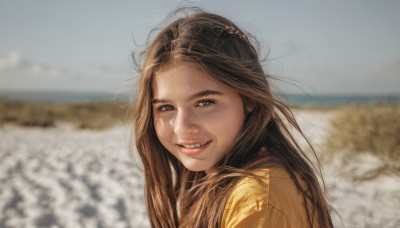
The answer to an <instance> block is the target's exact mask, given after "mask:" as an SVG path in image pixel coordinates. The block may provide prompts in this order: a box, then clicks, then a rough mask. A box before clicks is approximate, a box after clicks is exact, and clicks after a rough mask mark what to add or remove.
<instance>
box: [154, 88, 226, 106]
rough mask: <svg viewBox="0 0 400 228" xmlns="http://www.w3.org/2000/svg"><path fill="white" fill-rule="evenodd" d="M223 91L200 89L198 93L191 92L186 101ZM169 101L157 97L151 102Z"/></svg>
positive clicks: (219, 93)
mask: <svg viewBox="0 0 400 228" xmlns="http://www.w3.org/2000/svg"><path fill="white" fill-rule="evenodd" d="M223 94H224V93H223V92H220V91H215V90H204V91H200V92H198V93H195V94H192V95H190V96H189V97H188V98H187V100H188V101H192V100H194V99H198V98H201V97H205V96H210V95H223ZM168 102H170V101H169V100H166V99H158V98H154V99H153V101H152V103H153V104H158V103H168Z"/></svg>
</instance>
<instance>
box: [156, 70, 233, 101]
mask: <svg viewBox="0 0 400 228" xmlns="http://www.w3.org/2000/svg"><path fill="white" fill-rule="evenodd" d="M152 86H153V97H154V98H160V97H161V98H164V97H165V98H168V97H169V96H188V95H190V94H193V93H196V92H199V91H202V90H218V91H222V92H229V91H233V89H231V88H230V87H229V86H227V85H225V84H223V83H221V82H219V81H217V80H216V79H214V78H213V77H212V76H211V75H209V74H208V73H207V72H205V71H204V70H202V69H201V68H200V67H198V66H196V65H194V64H191V63H175V64H171V65H168V66H166V67H163V68H162V69H161V70H159V71H158V72H157V73H156V75H155V77H154V81H153V85H152Z"/></svg>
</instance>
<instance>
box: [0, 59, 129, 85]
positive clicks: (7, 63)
mask: <svg viewBox="0 0 400 228" xmlns="http://www.w3.org/2000/svg"><path fill="white" fill-rule="evenodd" d="M125 72H126V71H124V70H122V69H119V68H117V67H113V66H109V65H107V64H102V63H89V64H88V63H86V64H83V65H81V66H75V67H69V68H65V67H57V66H51V65H46V64H43V63H38V62H36V61H32V60H30V59H28V58H27V57H25V56H24V55H23V54H21V53H19V52H16V51H14V52H11V53H9V54H8V55H7V56H5V57H0V90H69V91H76V90H79V91H87V92H90V91H111V92H112V91H115V90H118V89H119V88H120V87H121V86H122V84H124V81H126V78H127V77H128V76H129V75H128V73H125Z"/></svg>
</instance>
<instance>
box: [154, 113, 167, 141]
mask: <svg viewBox="0 0 400 228" xmlns="http://www.w3.org/2000/svg"><path fill="white" fill-rule="evenodd" d="M168 126H169V125H168V124H167V123H166V121H165V120H164V119H162V118H157V117H156V118H154V129H155V130H156V134H157V137H158V139H159V140H160V141H161V143H163V144H164V141H165V140H166V137H167V136H168V135H169V127H168Z"/></svg>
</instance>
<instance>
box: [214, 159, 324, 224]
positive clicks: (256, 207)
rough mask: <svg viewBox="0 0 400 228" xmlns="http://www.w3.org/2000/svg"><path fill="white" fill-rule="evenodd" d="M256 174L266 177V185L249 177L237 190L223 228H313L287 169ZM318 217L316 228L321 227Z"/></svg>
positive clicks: (258, 171) (269, 170)
mask: <svg viewBox="0 0 400 228" xmlns="http://www.w3.org/2000/svg"><path fill="white" fill-rule="evenodd" d="M255 174H256V175H258V176H261V177H262V182H260V181H257V180H256V179H254V178H251V177H246V178H243V179H242V180H241V181H239V183H238V184H237V185H236V187H235V188H234V189H233V191H232V193H231V195H230V196H229V198H228V201H227V204H226V207H225V210H224V214H223V217H222V224H221V227H222V228H225V227H227V228H232V227H243V228H252V227H273V228H278V227H283V228H286V227H290V228H295V227H296V228H297V227H298V228H300V227H301V228H304V227H309V224H308V219H307V213H306V210H305V207H304V204H303V200H302V197H301V195H300V193H299V191H298V190H297V188H296V186H295V184H294V182H293V180H292V179H291V178H290V176H289V174H288V173H287V172H286V171H285V170H284V169H283V168H280V167H274V168H264V169H259V170H257V171H255ZM310 211H312V209H311V208H310ZM310 213H311V212H310ZM316 217H317V216H315V218H314V227H318V224H317V221H318V220H317V218H316Z"/></svg>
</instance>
